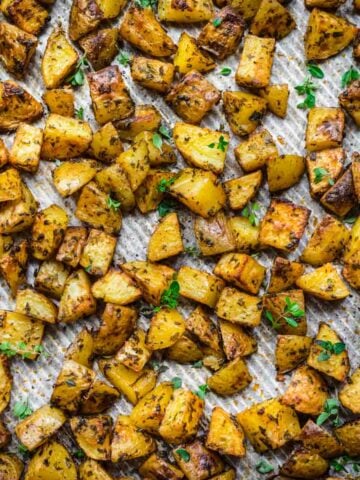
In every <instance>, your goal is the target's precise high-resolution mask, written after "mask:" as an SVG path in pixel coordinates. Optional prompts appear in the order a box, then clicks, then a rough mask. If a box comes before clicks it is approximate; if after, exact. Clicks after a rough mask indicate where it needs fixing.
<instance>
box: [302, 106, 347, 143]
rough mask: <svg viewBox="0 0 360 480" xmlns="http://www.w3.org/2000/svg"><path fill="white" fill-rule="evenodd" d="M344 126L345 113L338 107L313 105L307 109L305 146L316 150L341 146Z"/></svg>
mask: <svg viewBox="0 0 360 480" xmlns="http://www.w3.org/2000/svg"><path fill="white" fill-rule="evenodd" d="M344 128H345V114H344V112H343V111H342V110H341V109H340V108H335V107H314V108H312V109H311V110H310V111H309V114H308V123H307V127H306V139H305V140H306V148H307V149H308V150H309V151H310V152H317V151H319V150H325V149H328V148H335V147H341V144H342V141H343V137H344Z"/></svg>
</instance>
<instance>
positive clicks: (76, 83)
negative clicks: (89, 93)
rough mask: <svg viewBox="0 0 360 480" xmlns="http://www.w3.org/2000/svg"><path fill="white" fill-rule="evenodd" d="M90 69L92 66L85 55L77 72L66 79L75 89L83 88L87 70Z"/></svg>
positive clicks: (78, 65)
mask: <svg viewBox="0 0 360 480" xmlns="http://www.w3.org/2000/svg"><path fill="white" fill-rule="evenodd" d="M88 68H90V64H89V62H88V60H87V58H86V56H85V55H84V56H83V57H81V58H80V60H79V61H78V63H77V65H76V69H75V72H74V73H73V74H72V75H70V77H68V78H67V79H66V81H67V82H68V83H70V84H71V85H72V86H73V87H81V86H82V85H84V83H85V70H87V69H88Z"/></svg>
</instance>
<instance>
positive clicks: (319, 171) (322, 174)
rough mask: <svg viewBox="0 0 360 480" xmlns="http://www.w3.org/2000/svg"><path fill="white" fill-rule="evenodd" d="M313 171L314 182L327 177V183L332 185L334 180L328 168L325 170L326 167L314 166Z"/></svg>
mask: <svg viewBox="0 0 360 480" xmlns="http://www.w3.org/2000/svg"><path fill="white" fill-rule="evenodd" d="M313 172H314V175H315V176H314V183H320V182H321V181H322V180H324V179H325V178H328V183H329V185H334V183H335V182H334V180H333V179H332V178H331V176H330V172H329V170H327V169H326V168H322V167H316V168H314V170H313Z"/></svg>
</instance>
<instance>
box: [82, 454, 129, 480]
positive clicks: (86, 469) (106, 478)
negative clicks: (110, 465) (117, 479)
mask: <svg viewBox="0 0 360 480" xmlns="http://www.w3.org/2000/svg"><path fill="white" fill-rule="evenodd" d="M79 475H80V476H79V478H80V480H91V477H93V478H96V480H113V477H110V475H109V474H108V473H107V472H106V471H105V470H104V469H103V468H102V466H101V464H100V463H98V462H96V461H95V460H92V459H90V458H88V459H86V460H85V461H84V462H83V463H82V464H81V465H80V467H79ZM123 480H126V479H125V477H123Z"/></svg>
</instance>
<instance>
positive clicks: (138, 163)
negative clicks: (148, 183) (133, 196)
mask: <svg viewBox="0 0 360 480" xmlns="http://www.w3.org/2000/svg"><path fill="white" fill-rule="evenodd" d="M116 163H117V164H118V165H119V166H120V167H121V168H122V169H123V170H124V172H126V174H127V176H128V179H129V182H130V187H131V189H132V190H133V191H135V190H137V188H138V187H139V186H140V185H141V184H142V182H143V181H144V180H145V178H146V176H147V174H148V173H149V171H150V162H149V155H148V148H147V144H146V142H145V141H144V140H138V141H137V140H136V137H135V141H134V143H133V144H132V145H131V147H130V148H129V149H128V150H126V151H125V152H123V153H120V155H119V156H118V158H117V159H116Z"/></svg>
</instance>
